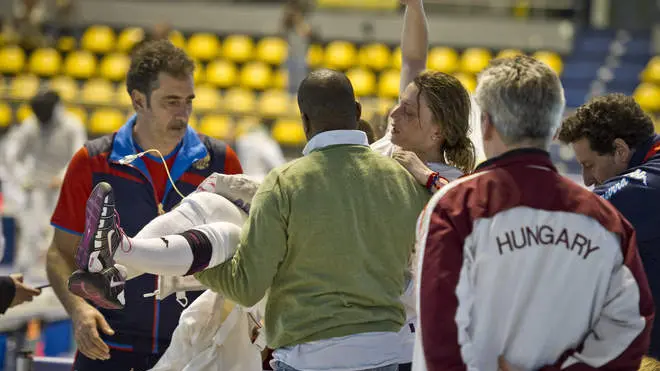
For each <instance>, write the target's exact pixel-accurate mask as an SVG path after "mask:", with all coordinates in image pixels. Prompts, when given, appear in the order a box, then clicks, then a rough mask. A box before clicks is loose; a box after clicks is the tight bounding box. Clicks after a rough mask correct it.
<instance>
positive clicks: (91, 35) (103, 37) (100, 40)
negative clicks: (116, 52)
mask: <svg viewBox="0 0 660 371" xmlns="http://www.w3.org/2000/svg"><path fill="white" fill-rule="evenodd" d="M115 40H116V37H115V31H113V30H112V28H110V27H108V26H104V25H94V26H90V27H89V28H87V29H86V30H85V32H84V33H83V35H82V39H81V40H80V41H81V42H80V44H81V46H82V48H83V49H85V50H89V51H90V52H92V53H98V54H105V53H108V52H110V51H111V50H113V49H114V48H115Z"/></svg>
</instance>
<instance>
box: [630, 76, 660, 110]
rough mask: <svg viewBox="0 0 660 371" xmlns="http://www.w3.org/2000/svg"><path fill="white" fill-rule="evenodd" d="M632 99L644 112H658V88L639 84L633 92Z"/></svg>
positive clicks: (659, 107) (659, 91) (659, 94)
mask: <svg viewBox="0 0 660 371" xmlns="http://www.w3.org/2000/svg"><path fill="white" fill-rule="evenodd" d="M633 98H635V101H637V103H638V104H639V105H640V106H641V107H642V109H643V110H644V111H646V112H658V111H660V87H658V86H657V85H654V84H651V83H647V82H644V83H641V84H640V85H639V86H638V87H637V88H636V89H635V91H634V92H633Z"/></svg>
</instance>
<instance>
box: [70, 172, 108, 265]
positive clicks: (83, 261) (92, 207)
mask: <svg viewBox="0 0 660 371" xmlns="http://www.w3.org/2000/svg"><path fill="white" fill-rule="evenodd" d="M111 192H112V187H110V184H108V183H106V182H101V183H99V184H97V185H96V187H94V189H93V190H92V193H91V195H90V196H89V199H87V204H86V206H85V233H84V234H83V237H82V239H81V240H80V243H79V244H78V248H77V249H76V264H77V265H78V269H82V270H83V271H88V270H89V268H90V267H91V266H92V264H91V262H90V261H89V258H90V255H91V252H92V251H94V236H95V235H96V232H97V231H98V227H99V220H100V219H101V213H103V203H104V202H103V200H105V197H106V196H107V195H108V194H110V193H111ZM101 264H103V261H101ZM104 268H107V267H105V266H104Z"/></svg>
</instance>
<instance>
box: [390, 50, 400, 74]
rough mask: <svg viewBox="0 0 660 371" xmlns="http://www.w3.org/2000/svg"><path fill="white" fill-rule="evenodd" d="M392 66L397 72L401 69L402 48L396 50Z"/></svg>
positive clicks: (393, 54) (393, 53)
mask: <svg viewBox="0 0 660 371" xmlns="http://www.w3.org/2000/svg"><path fill="white" fill-rule="evenodd" d="M391 66H392V68H394V69H395V70H400V69H401V47H400V46H397V47H396V48H394V51H393V52H392V63H391Z"/></svg>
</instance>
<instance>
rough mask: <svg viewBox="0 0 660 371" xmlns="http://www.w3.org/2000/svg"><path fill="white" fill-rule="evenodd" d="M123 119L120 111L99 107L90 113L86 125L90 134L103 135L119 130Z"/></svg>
mask: <svg viewBox="0 0 660 371" xmlns="http://www.w3.org/2000/svg"><path fill="white" fill-rule="evenodd" d="M125 121H126V120H125V117H124V115H123V114H122V113H121V111H119V110H117V109H114V108H99V109H97V110H96V111H94V113H92V116H91V117H90V119H89V123H88V125H87V127H88V130H89V132H90V134H92V135H95V136H96V135H105V134H110V133H114V132H115V131H117V130H119V128H120V127H121V126H122V125H124V122H125Z"/></svg>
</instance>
